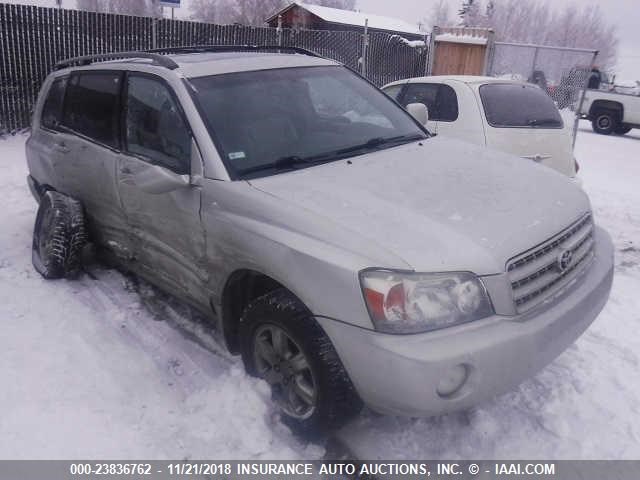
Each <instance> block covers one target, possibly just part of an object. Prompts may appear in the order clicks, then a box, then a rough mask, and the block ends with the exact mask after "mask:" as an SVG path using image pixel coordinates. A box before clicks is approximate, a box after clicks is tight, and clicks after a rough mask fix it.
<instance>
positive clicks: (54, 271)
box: [31, 191, 87, 279]
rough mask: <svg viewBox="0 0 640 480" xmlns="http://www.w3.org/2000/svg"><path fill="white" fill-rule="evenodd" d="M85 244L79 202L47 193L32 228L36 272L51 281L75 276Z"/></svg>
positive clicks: (33, 257) (55, 193)
mask: <svg viewBox="0 0 640 480" xmlns="http://www.w3.org/2000/svg"><path fill="white" fill-rule="evenodd" d="M86 241H87V234H86V230H85V224H84V215H83V213H82V206H81V205H80V203H79V202H78V201H76V200H73V199H72V198H69V197H67V196H65V195H62V194H60V193H58V192H52V191H48V192H46V193H45V194H44V195H43V196H42V199H41V200H40V206H39V208H38V214H37V215H36V223H35V226H34V228H33V245H32V253H31V260H32V262H33V266H34V267H35V269H36V271H38V273H40V275H42V276H43V277H44V278H48V279H52V278H63V277H74V276H76V275H77V274H78V273H79V271H80V266H81V255H82V248H83V247H84V245H85V243H86Z"/></svg>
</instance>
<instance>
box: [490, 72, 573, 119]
mask: <svg viewBox="0 0 640 480" xmlns="http://www.w3.org/2000/svg"><path fill="white" fill-rule="evenodd" d="M480 98H481V99H482V105H484V111H485V114H486V116H487V122H489V125H491V126H492V127H532V128H562V127H563V123H562V118H561V117H560V112H558V107H556V105H555V103H553V100H551V97H549V95H547V94H546V93H545V92H544V91H542V90H541V89H540V87H538V86H536V85H520V84H512V83H494V84H488V85H482V86H481V87H480Z"/></svg>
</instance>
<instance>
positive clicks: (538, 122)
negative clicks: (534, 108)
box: [527, 118, 560, 127]
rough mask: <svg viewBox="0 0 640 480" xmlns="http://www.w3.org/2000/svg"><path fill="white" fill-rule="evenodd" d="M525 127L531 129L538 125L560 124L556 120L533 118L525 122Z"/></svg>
mask: <svg viewBox="0 0 640 480" xmlns="http://www.w3.org/2000/svg"><path fill="white" fill-rule="evenodd" d="M527 125H529V126H531V127H537V126H540V125H557V126H560V122H559V121H558V119H557V118H534V119H532V120H527Z"/></svg>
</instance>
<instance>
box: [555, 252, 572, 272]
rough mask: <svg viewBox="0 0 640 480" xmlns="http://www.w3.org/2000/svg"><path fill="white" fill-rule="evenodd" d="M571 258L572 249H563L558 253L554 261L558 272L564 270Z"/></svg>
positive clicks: (569, 263)
mask: <svg viewBox="0 0 640 480" xmlns="http://www.w3.org/2000/svg"><path fill="white" fill-rule="evenodd" d="M572 260H573V251H571V250H563V251H562V252H560V254H559V255H558V259H557V261H556V265H557V267H558V270H559V271H560V272H564V271H565V270H566V269H567V268H569V266H570V265H571V261H572Z"/></svg>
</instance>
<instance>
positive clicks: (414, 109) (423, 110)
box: [407, 103, 429, 125]
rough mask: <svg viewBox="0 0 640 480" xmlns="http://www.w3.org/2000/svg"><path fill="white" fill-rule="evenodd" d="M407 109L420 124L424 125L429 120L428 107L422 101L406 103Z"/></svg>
mask: <svg viewBox="0 0 640 480" xmlns="http://www.w3.org/2000/svg"><path fill="white" fill-rule="evenodd" d="M407 111H408V112H409V114H410V115H411V116H412V117H413V118H415V119H416V120H417V121H418V122H420V124H421V125H426V124H427V122H428V121H429V109H428V108H427V106H426V105H425V104H424V103H410V104H409V105H407Z"/></svg>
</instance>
